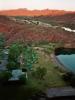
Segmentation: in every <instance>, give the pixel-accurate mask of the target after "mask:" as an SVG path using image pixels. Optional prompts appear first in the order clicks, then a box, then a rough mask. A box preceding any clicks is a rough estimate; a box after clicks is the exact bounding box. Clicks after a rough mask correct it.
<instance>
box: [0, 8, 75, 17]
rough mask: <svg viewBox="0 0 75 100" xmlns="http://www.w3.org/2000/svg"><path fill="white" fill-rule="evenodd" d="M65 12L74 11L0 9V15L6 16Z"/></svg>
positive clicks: (44, 14) (61, 13)
mask: <svg viewBox="0 0 75 100" xmlns="http://www.w3.org/2000/svg"><path fill="white" fill-rule="evenodd" d="M67 13H75V12H71V11H64V10H49V9H44V10H28V9H14V10H1V11H0V15H7V16H41V15H43V16H46V15H52V16H56V15H64V14H67Z"/></svg>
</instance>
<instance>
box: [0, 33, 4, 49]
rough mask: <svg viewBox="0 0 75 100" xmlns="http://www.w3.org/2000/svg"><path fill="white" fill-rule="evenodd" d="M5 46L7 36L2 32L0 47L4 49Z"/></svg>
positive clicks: (0, 34)
mask: <svg viewBox="0 0 75 100" xmlns="http://www.w3.org/2000/svg"><path fill="white" fill-rule="evenodd" d="M4 46H5V37H4V35H3V34H2V33H0V49H3V48H4Z"/></svg>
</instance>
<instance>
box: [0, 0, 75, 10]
mask: <svg viewBox="0 0 75 100" xmlns="http://www.w3.org/2000/svg"><path fill="white" fill-rule="evenodd" d="M22 8H27V9H29V10H35V9H37V10H43V9H54V10H66V11H75V0H72V1H71V0H37V1H36V0H11V1H10V0H0V10H9V9H22Z"/></svg>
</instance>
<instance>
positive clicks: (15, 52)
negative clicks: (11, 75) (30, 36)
mask: <svg viewBox="0 0 75 100" xmlns="http://www.w3.org/2000/svg"><path fill="white" fill-rule="evenodd" d="M22 47H23V45H22V44H21V43H19V42H16V43H13V44H12V45H11V46H10V48H9V54H8V64H7V68H9V69H15V68H19V67H20V64H19V61H18V58H19V56H20V54H21V52H22Z"/></svg>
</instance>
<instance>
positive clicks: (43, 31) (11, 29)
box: [0, 16, 75, 44]
mask: <svg viewBox="0 0 75 100" xmlns="http://www.w3.org/2000/svg"><path fill="white" fill-rule="evenodd" d="M0 32H2V33H4V35H5V37H6V43H7V44H10V43H11V42H13V41H16V40H20V41H23V42H27V41H29V42H38V41H50V42H70V43H74V42H75V34H74V33H71V32H66V31H64V30H62V29H59V28H56V29H54V28H50V27H44V26H39V25H34V24H28V23H20V22H16V21H14V20H12V18H9V17H6V16H0Z"/></svg>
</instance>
